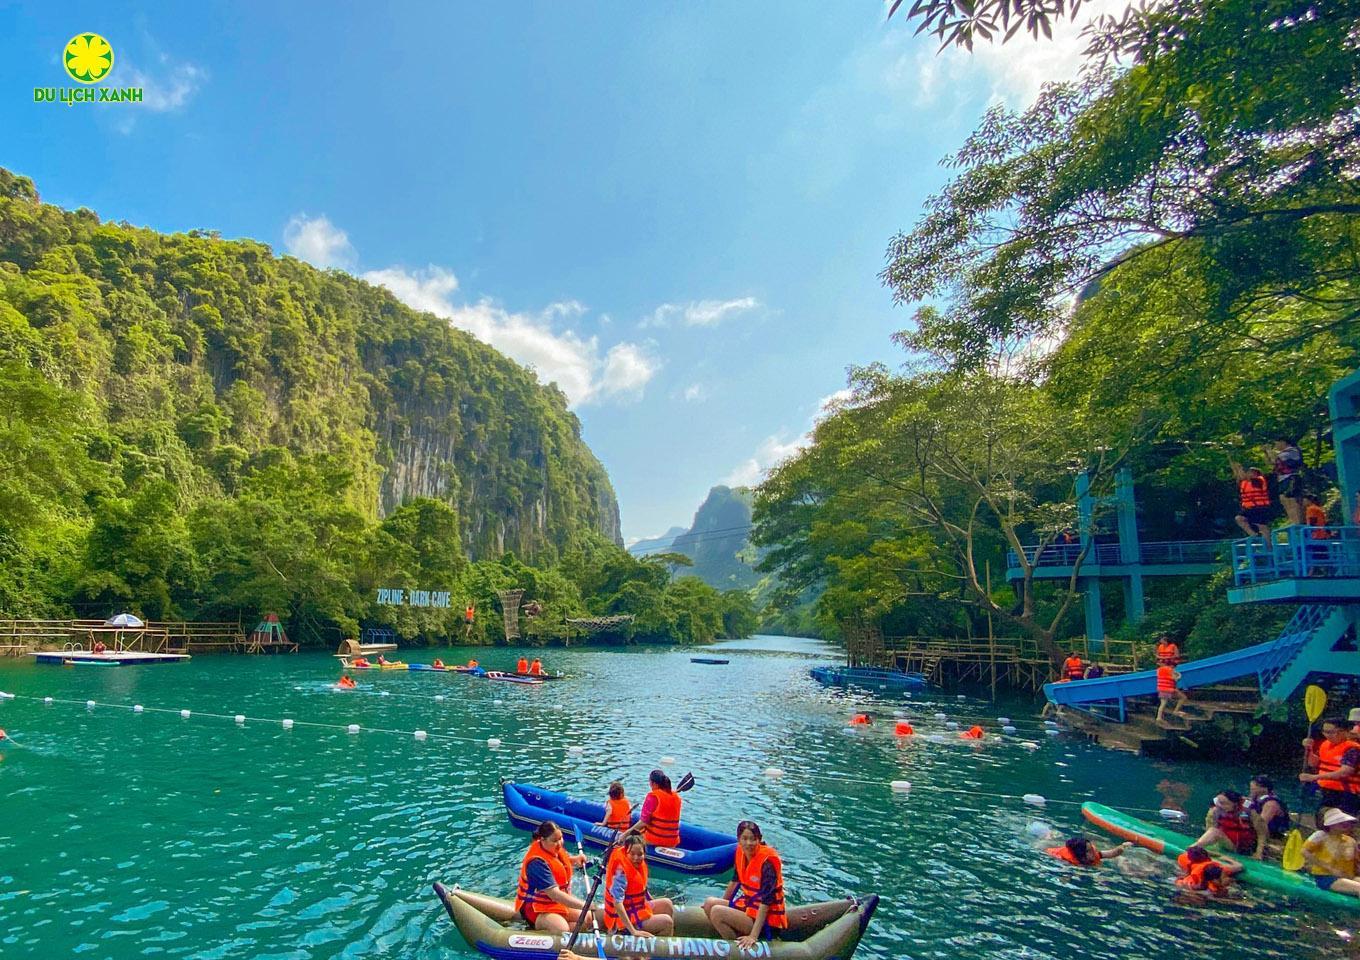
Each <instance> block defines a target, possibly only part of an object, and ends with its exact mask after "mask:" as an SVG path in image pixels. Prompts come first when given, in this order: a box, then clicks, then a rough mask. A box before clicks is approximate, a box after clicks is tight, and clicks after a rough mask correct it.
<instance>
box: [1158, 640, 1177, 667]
mask: <svg viewBox="0 0 1360 960" xmlns="http://www.w3.org/2000/svg"><path fill="white" fill-rule="evenodd" d="M1180 662H1181V648H1180V646H1179V645H1178V644H1177V643H1176V641H1175V640H1172V639H1171V635H1170V634H1169V633H1164V634H1162V635H1161V636H1160V637H1158V638H1157V666H1159V667H1175V666H1179V665H1180Z"/></svg>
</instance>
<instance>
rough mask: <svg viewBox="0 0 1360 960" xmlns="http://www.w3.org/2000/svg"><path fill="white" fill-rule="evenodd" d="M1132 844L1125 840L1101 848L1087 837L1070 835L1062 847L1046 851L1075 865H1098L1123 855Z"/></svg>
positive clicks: (1051, 855) (1064, 861) (1050, 848)
mask: <svg viewBox="0 0 1360 960" xmlns="http://www.w3.org/2000/svg"><path fill="white" fill-rule="evenodd" d="M1131 846H1133V844H1131V843H1128V842H1127V841H1125V842H1124V843H1119V844H1116V845H1115V846H1113V847H1111V848H1110V849H1108V850H1101V849H1100V848H1099V847H1097V846H1096V845H1095V844H1094V843H1092V842H1091V841H1090V840H1087V839H1086V838H1085V837H1070V838H1068V839H1067V840H1066V841H1065V842H1064V843H1063V845H1062V846H1061V847H1049V848H1048V849H1046V850H1045V851H1044V853H1046V854H1048V855H1049V856H1050V857H1056V858H1057V859H1059V860H1061V861H1062V862H1063V863H1070V864H1072V866H1074V867H1098V866H1100V864H1101V861H1104V860H1113V859H1114V858H1115V857H1122V856H1123V855H1124V851H1125V850H1127V849H1128V848H1129V847H1131Z"/></svg>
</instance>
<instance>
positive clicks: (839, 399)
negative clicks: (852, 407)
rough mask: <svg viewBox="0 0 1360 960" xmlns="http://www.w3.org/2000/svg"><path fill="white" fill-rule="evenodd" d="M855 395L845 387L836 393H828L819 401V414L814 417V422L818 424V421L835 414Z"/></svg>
mask: <svg viewBox="0 0 1360 960" xmlns="http://www.w3.org/2000/svg"><path fill="white" fill-rule="evenodd" d="M854 395H855V394H854V391H852V390H850V389H849V388H848V387H843V388H841V389H840V390H837V391H836V392H835V393H828V394H827V395H826V396H824V397H822V399H820V400H818V401H817V412H816V413H814V414H813V415H812V420H813V422H814V423H816V422H817V421H818V420H822V419H824V418H825V417H828V416H830V415H831V414H833V413H835V412H836V411H837V410H839V409H840V408H841V406H842V405H843V404H845V403H846V402H848V401H849V399H850V398H851V397H853V396H854Z"/></svg>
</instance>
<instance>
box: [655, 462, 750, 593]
mask: <svg viewBox="0 0 1360 960" xmlns="http://www.w3.org/2000/svg"><path fill="white" fill-rule="evenodd" d="M751 503H752V494H751V491H750V490H749V489H747V488H746V487H724V486H717V487H714V488H713V489H712V490H709V491H708V496H707V497H705V498H704V502H703V503H702V504H700V505H699V509H698V510H697V511H696V512H695V514H694V522H693V523H691V524H690V527H689V529H688V530H687V531H685V532H684V533H682V534H680V535H679V536H678V537H676V538H675V539H674V540H672V542H671V545H670V547H669V549H670V550H672V551H674V552H676V553H683V554H684V555H685V556H687V557H689V558H690V559H691V560H693V561H694V566H693V567H688V568H686V567H682V568H680V569H678V570H677V571H676V575H677V576H694V577H698V578H699V579H700V580H702V581H704V582H705V583H707V584H708V585H709V586H712V587H717V588H718V589H719V590H748V589H750V588H751V587H754V586H755V585H756V583H757V582H758V581H759V580H760V577H759V575H758V574H757V573H756V572H755V570H754V569H753V568H752V566H751V564H752V563H754V562H755V560H756V558H755V556H754V552H753V550H752V548H751V546H750V544H749V542H748V537H749V536H750V533H751Z"/></svg>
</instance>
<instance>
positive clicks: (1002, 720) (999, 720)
mask: <svg viewBox="0 0 1360 960" xmlns="http://www.w3.org/2000/svg"><path fill="white" fill-rule="evenodd" d="M996 722H997V723H999V724H1001V725H1002V726H1003V727H1004V726H1005V725H1006V724H1008V723H1010V722H1011V718H1010V717H997V718H996Z"/></svg>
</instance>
